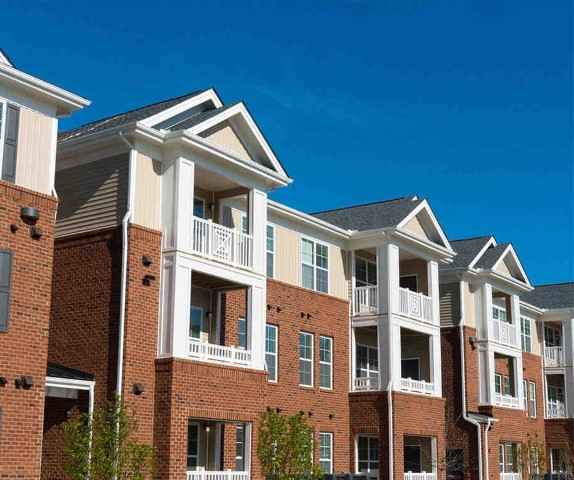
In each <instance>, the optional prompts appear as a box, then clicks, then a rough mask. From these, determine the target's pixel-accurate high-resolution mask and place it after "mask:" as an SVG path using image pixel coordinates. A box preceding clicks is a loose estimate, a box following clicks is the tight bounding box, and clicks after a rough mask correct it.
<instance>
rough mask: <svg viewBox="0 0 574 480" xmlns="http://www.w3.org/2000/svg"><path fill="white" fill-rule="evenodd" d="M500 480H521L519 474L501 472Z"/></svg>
mask: <svg viewBox="0 0 574 480" xmlns="http://www.w3.org/2000/svg"><path fill="white" fill-rule="evenodd" d="M500 480H521V476H520V473H518V472H500Z"/></svg>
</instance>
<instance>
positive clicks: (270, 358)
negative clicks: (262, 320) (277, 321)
mask: <svg viewBox="0 0 574 480" xmlns="http://www.w3.org/2000/svg"><path fill="white" fill-rule="evenodd" d="M277 330H278V329H277V327H276V326H275V325H267V326H266V327H265V363H266V365H267V373H268V374H269V376H268V379H269V381H270V382H276V381H277V342H278V339H277Z"/></svg>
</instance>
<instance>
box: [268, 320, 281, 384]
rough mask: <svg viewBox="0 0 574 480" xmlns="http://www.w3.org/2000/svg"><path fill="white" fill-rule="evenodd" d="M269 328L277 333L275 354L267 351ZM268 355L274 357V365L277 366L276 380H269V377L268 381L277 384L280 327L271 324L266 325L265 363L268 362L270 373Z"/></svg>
mask: <svg viewBox="0 0 574 480" xmlns="http://www.w3.org/2000/svg"><path fill="white" fill-rule="evenodd" d="M267 328H271V329H273V330H274V331H275V352H268V351H267ZM267 355H270V356H272V357H273V363H274V365H275V378H274V379H271V378H269V375H268V376H267V379H268V380H267V381H268V382H270V383H277V381H278V380H279V327H278V326H277V325H272V324H270V323H268V324H266V325H265V362H266V364H265V365H266V368H267V372H269V365H268V364H267Z"/></svg>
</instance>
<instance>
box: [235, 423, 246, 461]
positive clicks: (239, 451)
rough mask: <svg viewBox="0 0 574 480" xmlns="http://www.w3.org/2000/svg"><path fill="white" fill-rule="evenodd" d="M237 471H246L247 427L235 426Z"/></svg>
mask: <svg viewBox="0 0 574 480" xmlns="http://www.w3.org/2000/svg"><path fill="white" fill-rule="evenodd" d="M235 470H236V471H238V472H243V471H245V425H236V426H235Z"/></svg>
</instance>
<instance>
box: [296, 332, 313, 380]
mask: <svg viewBox="0 0 574 480" xmlns="http://www.w3.org/2000/svg"><path fill="white" fill-rule="evenodd" d="M299 385H303V386H307V387H312V386H313V335H311V334H310V333H305V332H299Z"/></svg>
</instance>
